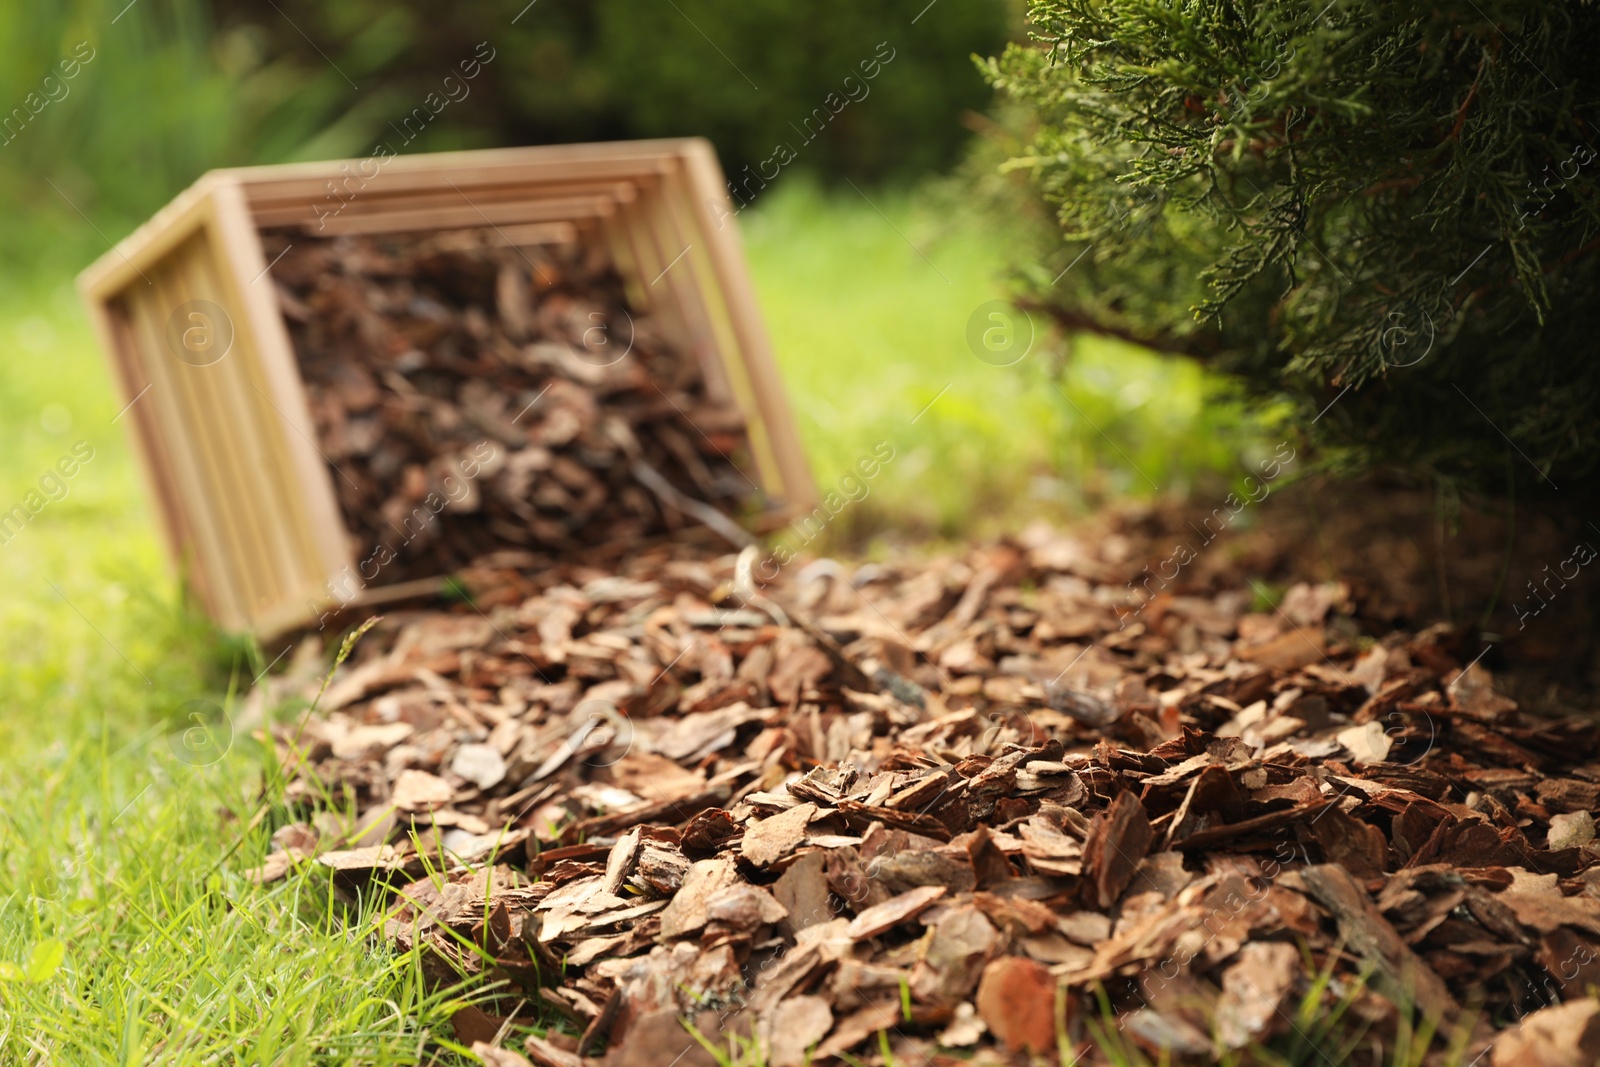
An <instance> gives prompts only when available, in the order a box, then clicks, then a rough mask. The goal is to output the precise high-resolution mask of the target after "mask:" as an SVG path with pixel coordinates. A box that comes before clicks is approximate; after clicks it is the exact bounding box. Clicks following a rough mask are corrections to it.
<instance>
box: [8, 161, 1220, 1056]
mask: <svg viewBox="0 0 1600 1067" xmlns="http://www.w3.org/2000/svg"><path fill="white" fill-rule="evenodd" d="M741 223H742V224H743V226H744V227H745V231H746V235H747V243H748V246H749V251H750V255H751V258H752V264H753V268H754V270H755V273H756V278H757V284H758V288H759V292H760V298H761V301H762V304H763V306H764V309H765V311H766V313H767V316H768V319H769V325H770V328H771V331H772V334H773V337H774V342H775V345H776V348H777V351H778V353H779V357H780V360H781V362H782V365H783V368H784V372H785V375H786V378H787V380H788V382H789V385H790V388H791V392H792V398H793V401H794V403H795V406H796V410H797V412H798V417H799V421H800V425H801V428H802V432H803V434H804V436H805V439H806V442H807V445H808V448H809V449H810V452H811V456H812V460H813V464H814V468H815V471H816V474H817V477H818V480H819V482H821V483H824V484H825V485H826V484H828V483H830V482H832V481H835V480H837V478H838V477H839V476H841V475H842V474H844V473H845V472H846V471H847V470H848V469H849V468H850V467H851V466H852V465H853V463H854V461H855V460H856V458H857V457H858V456H860V455H863V454H865V453H867V452H870V451H871V450H872V449H873V448H874V446H875V444H876V443H877V442H879V441H885V442H888V443H889V444H890V445H891V446H892V447H893V448H894V450H895V459H894V460H893V462H892V464H891V465H890V466H889V468H888V473H887V474H886V475H885V476H884V477H883V478H881V479H880V482H879V483H878V484H877V485H875V486H874V489H873V492H872V495H871V496H870V497H869V498H868V500H867V501H866V502H865V503H863V504H862V505H860V506H859V507H857V508H856V509H854V510H853V512H852V514H851V516H850V518H849V520H848V522H841V525H840V529H841V531H843V532H845V533H847V534H851V535H853V536H855V537H856V538H857V539H864V538H867V537H870V536H874V535H883V534H886V533H897V534H899V535H915V536H926V535H934V536H951V535H954V534H957V533H961V532H965V531H970V530H973V529H980V530H983V529H985V528H986V527H987V528H989V529H992V528H993V527H994V526H997V525H999V524H1002V523H1005V522H1012V521H1016V520H1017V519H1018V518H1019V517H1020V516H1021V515H1022V514H1024V513H1028V512H1031V511H1034V510H1044V511H1047V512H1053V513H1056V514H1065V513H1070V512H1072V511H1074V510H1076V509H1079V508H1082V507H1083V506H1085V505H1086V504H1089V503H1092V502H1094V501H1096V500H1099V499H1102V498H1104V497H1105V496H1107V495H1111V494H1120V493H1124V492H1127V493H1136V494H1137V493H1143V494H1147V495H1148V494H1153V493H1156V492H1181V491H1182V489H1183V487H1184V486H1185V485H1186V484H1187V483H1188V482H1189V481H1190V480H1192V479H1193V478H1195V477H1197V476H1199V475H1200V474H1202V473H1203V472H1205V471H1207V470H1219V471H1227V470H1229V469H1232V464H1233V463H1234V461H1235V459H1236V453H1237V452H1238V451H1239V449H1240V448H1241V447H1242V444H1241V442H1242V441H1244V438H1243V437H1242V436H1241V435H1240V433H1239V432H1237V431H1235V430H1232V429H1229V428H1230V427H1233V426H1234V425H1235V423H1236V419H1235V418H1234V417H1233V416H1232V415H1227V414H1223V415H1218V413H1217V411H1218V409H1217V407H1216V406H1215V405H1212V404H1208V402H1207V401H1208V397H1209V396H1210V393H1209V387H1208V386H1207V385H1206V384H1205V383H1204V382H1203V380H1202V379H1201V377H1200V376H1199V375H1198V373H1197V372H1195V371H1193V370H1192V369H1190V368H1185V367H1178V366H1172V365H1168V364H1165V363H1162V362H1159V361H1157V360H1154V359H1153V358H1152V357H1148V356H1144V355H1142V354H1140V353H1136V352H1131V351H1129V350H1127V349H1122V348H1116V347H1111V346H1105V345H1092V344H1086V345H1081V346H1079V347H1078V349H1077V350H1076V351H1075V352H1073V353H1072V357H1071V359H1070V360H1066V361H1064V357H1063V355H1062V351H1061V347H1060V345H1059V343H1057V342H1053V341H1051V340H1050V339H1049V338H1046V337H1044V336H1042V335H1041V336H1040V337H1039V338H1038V339H1037V341H1036V344H1035V347H1034V349H1033V350H1032V351H1031V352H1030V353H1029V355H1028V356H1027V357H1026V358H1024V359H1022V360H1021V362H1019V363H1017V364H1015V365H1014V366H1006V367H998V366H994V365H991V364H992V363H993V362H995V361H994V360H991V361H990V362H984V361H982V360H980V359H978V358H977V357H976V356H975V355H974V352H973V350H972V348H970V347H969V344H968V340H967V337H968V323H969V319H971V317H972V315H973V312H974V311H975V310H977V309H978V308H979V307H980V305H983V304H985V303H986V302H987V301H991V300H993V299H995V298H997V297H998V296H999V295H1000V293H1001V292H1002V291H1003V286H1002V278H1001V275H1000V263H1001V260H1002V252H1003V250H1002V249H999V248H996V247H994V245H993V243H992V242H991V241H989V240H987V239H986V237H985V235H984V234H983V233H982V232H981V231H979V230H975V229H969V230H957V229H952V228H950V226H949V225H948V224H946V223H944V222H942V221H941V220H940V218H939V215H938V214H937V213H936V212H934V211H932V210H930V209H928V208H926V207H921V206H919V204H918V202H917V201H915V200H913V199H911V198H908V197H894V196H890V195H888V194H882V193H876V192H874V193H873V194H872V200H870V201H869V200H868V199H867V197H866V196H865V195H862V194H861V193H860V192H859V191H852V190H850V189H848V188H846V189H844V190H842V191H840V192H837V193H830V194H826V195H825V194H822V193H819V192H817V191H815V190H813V189H811V188H810V187H808V186H805V185H804V184H803V183H800V182H798V181H796V182H794V183H791V185H790V186H788V187H786V188H780V189H778V190H775V191H774V193H773V195H772V196H771V197H769V198H768V199H767V200H766V201H763V202H762V203H760V204H758V205H756V206H755V207H754V208H752V209H751V210H750V211H748V212H746V213H745V214H744V216H743V217H742V218H741ZM985 321H986V322H987V321H988V320H985ZM0 340H3V341H4V342H5V343H6V345H7V348H8V350H9V352H10V356H11V358H9V359H8V360H6V362H5V365H4V369H3V370H0V454H3V455H4V456H5V457H6V462H5V464H4V468H3V470H0V510H5V509H9V508H10V507H11V506H12V504H14V503H17V502H19V501H22V500H23V499H24V498H25V496H26V494H28V493H29V492H30V491H39V492H41V494H43V495H47V496H48V497H50V498H51V499H50V501H49V503H48V504H47V505H46V506H45V507H44V509H43V510H42V511H41V512H40V513H39V514H38V515H37V516H36V517H35V519H34V521H33V522H31V523H30V524H29V525H27V526H26V527H24V528H22V529H21V530H20V531H18V532H17V533H16V534H15V536H14V537H12V538H11V539H10V540H9V541H8V542H7V543H5V544H4V545H3V546H0V581H4V583H5V585H6V587H7V589H8V594H9V595H8V596H7V597H6V598H5V599H4V601H3V602H0V642H3V643H4V647H5V655H4V656H3V657H0V797H3V798H4V800H3V801H0V1049H3V1050H4V1052H5V1053H6V1055H5V1057H4V1059H5V1062H7V1063H10V1062H23V1063H29V1062H38V1063H43V1062H57V1063H72V1064H79V1063H83V1064H99V1063H116V1064H136V1063H171V1064H187V1063H196V1064H198V1063H213V1062H250V1063H263V1064H300V1063H320V1062H330V1061H331V1062H343V1061H345V1060H347V1059H350V1058H352V1057H354V1058H358V1059H360V1060H361V1061H362V1062H369V1063H401V1062H415V1061H416V1059H417V1058H418V1055H419V1051H420V1050H421V1049H422V1048H423V1047H424V1045H425V1043H426V1042H428V1041H430V1040H434V1041H437V1040H438V1039H440V1038H448V1037H449V1035H450V1028H449V1025H448V1022H447V1020H448V1016H449V1014H450V1012H451V1011H452V1010H453V1008H454V1003H452V1002H450V1001H448V1000H446V999H443V998H439V997H432V998H430V997H429V996H428V994H427V993H426V992H425V990H424V989H423V988H422V985H421V981H420V978H419V974H418V968H417V967H416V961H415V960H413V959H409V958H406V957H398V958H397V957H395V956H394V955H392V954H391V953H390V952H389V951H388V950H387V949H385V948H383V947H382V946H381V945H380V944H379V942H378V941H376V940H375V939H374V938H373V937H371V936H370V933H371V926H372V921H373V916H371V915H370V914H368V915H359V914H347V913H345V912H344V911H343V910H342V909H341V908H340V907H339V906H338V905H337V904H336V903H335V902H334V900H333V898H332V896H331V894H330V892H329V888H328V886H327V885H326V884H325V883H323V882H320V881H317V880H315V879H309V878H308V879H302V880H298V881H291V882H290V883H288V884H287V885H280V886H278V887H274V888H272V889H267V890H263V889H259V888H257V887H255V886H253V885H252V884H251V883H249V882H248V881H246V880H245V879H244V878H243V877H242V876H241V874H240V873H239V872H240V871H242V870H244V869H246V868H248V867H249V866H251V865H252V864H253V863H255V862H257V861H258V860H259V858H260V856H261V855H262V854H263V853H264V852H265V850H266V846H267V835H268V833H269V831H270V829H271V828H272V826H273V825H275V823H276V822H278V821H281V819H280V818H279V816H278V813H277V812H275V810H274V809H273V808H272V807H271V806H270V805H266V806H263V804H262V803H261V800H260V798H261V795H262V782H263V780H264V776H265V780H266V781H267V782H268V783H269V788H268V790H267V792H268V794H269V795H270V793H271V789H270V781H271V765H270V761H269V760H268V758H267V757H266V755H265V753H264V752H263V751H262V750H261V748H260V746H259V745H258V744H257V743H256V742H255V741H253V740H252V738H251V737H250V736H249V735H248V732H247V731H245V730H243V729H240V730H237V731H234V730H232V729H231V728H230V727H229V726H228V720H227V719H223V720H222V723H221V727H220V728H219V729H210V730H207V729H204V728H202V725H207V726H215V725H216V724H215V723H212V722H210V720H208V718H207V715H206V711H205V709H206V707H207V705H206V704H205V703H202V704H198V705H196V704H193V703H191V702H194V701H201V702H212V703H214V704H216V705H221V706H225V707H226V708H227V709H229V711H230V712H234V711H235V709H236V703H235V702H234V701H233V700H232V699H231V698H230V697H229V696H228V695H227V694H228V692H229V691H230V689H231V690H232V691H234V692H235V693H238V692H242V691H243V690H245V689H248V687H249V685H250V682H251V679H252V678H253V676H254V675H255V674H256V672H257V671H258V670H259V668H260V664H259V662H258V660H257V659H256V658H255V657H254V656H253V654H252V651H251V650H250V649H249V648H247V647H246V646H245V645H243V644H242V643H239V642H237V641H228V640H226V639H223V638H221V637H219V636H218V635H215V634H213V633H212V632H211V631H210V630H209V629H208V628H207V627H206V626H205V624H204V623H202V622H200V621H199V620H196V619H194V618H193V617H191V616H188V615H186V614H185V612H184V611H183V610H182V608H181V597H180V594H179V590H178V587H177V585H176V583H175V581H174V579H173V577H172V576H171V575H170V574H169V573H168V571H167V569H166V567H165V563H164V560H163V559H162V556H161V552H160V548H159V545H158V543H157V541H156V538H155V534H154V529H153V526H152V518H151V515H150V512H149V509H148V507H147V505H146V504H145V502H144V499H143V494H142V491H141V487H140V484H139V478H138V474H137V471H136V469H135V465H134V463H133V460H132V457H131V455H130V453H129V450H128V448H127V446H126V444H125V441H124V438H123V435H122V427H121V426H120V425H115V424H113V419H114V418H115V416H116V415H117V414H118V405H117V402H116V401H115V400H114V399H113V396H112V394H111V391H110V388H109V385H108V381H107V376H106V375H105V373H104V371H103V369H102V365H101V362H100V357H99V355H98V353H97V352H96V350H95V348H94V345H93V343H92V340H91V337H90V335H89V331H88V329H87V327H86V325H85V323H84V320H83V317H82V315H81V313H80V312H79V310H78V306H77V300H76V296H75V294H74V293H73V292H72V290H71V288H70V283H69V282H68V280H66V279H62V278H48V279H31V280H29V281H28V282H26V283H25V284H23V285H22V286H21V287H20V288H14V289H12V290H10V292H9V295H8V296H6V297H5V298H4V302H3V304H0ZM1219 427H1220V429H1219ZM1224 431H1226V432H1224ZM80 442H81V444H80ZM75 448H76V449H77V451H76V452H74V449H75ZM91 450H92V451H91ZM85 456H87V457H88V458H87V459H86V460H85V459H84V457H85ZM64 457H75V459H76V460H77V461H78V462H76V464H75V465H74V464H73V463H67V464H66V465H64V466H62V467H60V468H58V466H57V465H58V462H59V461H61V460H62V459H63V458H64ZM69 468H70V469H72V470H73V474H72V475H71V476H70V477H63V476H60V475H59V474H53V473H52V471H58V470H60V471H64V470H66V469H69ZM974 515H986V516H989V519H988V521H987V523H976V522H974V521H973V520H972V519H971V518H970V517H971V516H974ZM839 540H840V542H841V543H842V541H843V539H842V538H841V539H839ZM197 709H199V710H198V711H197ZM194 714H199V715H200V716H201V717H200V718H199V719H192V718H191V715H194Z"/></svg>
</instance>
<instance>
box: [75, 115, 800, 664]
mask: <svg viewBox="0 0 1600 1067" xmlns="http://www.w3.org/2000/svg"><path fill="white" fill-rule="evenodd" d="M485 227H491V228H493V230H494V231H496V232H498V233H500V234H502V235H504V236H506V239H508V240H513V239H514V240H516V241H518V242H523V241H530V240H535V239H538V238H540V237H544V238H546V239H562V238H565V239H577V240H582V241H600V242H604V244H605V246H606V247H607V249H608V250H609V251H610V254H611V256H612V258H613V261H614V262H615V264H616V266H617V269H618V270H619V272H620V273H621V274H622V275H623V277H624V279H625V282H626V286H627V290H628V296H629V300H630V302H631V303H632V304H633V305H634V307H635V309H636V310H640V311H645V312H649V313H651V314H652V317H653V318H654V319H655V320H656V321H657V323H658V325H659V327H660V328H661V329H662V330H663V332H665V333H666V334H667V336H668V337H669V339H670V340H671V341H673V342H674V343H675V344H678V345H680V346H683V347H685V348H686V349H687V350H690V351H692V352H693V353H694V354H695V356H696V357H697V358H698V360H699V362H700V365H701V367H702V368H703V370H704V373H705V377H706V383H707V390H708V395H709V397H710V398H711V399H713V400H716V401H720V402H731V403H733V404H736V405H737V406H738V408H739V409H740V411H741V412H742V413H743V415H744V417H745V418H746V420H747V422H748V426H749V436H750V445H751V452H752V454H753V456H754V462H755V464H756V467H757V470H756V471H754V472H750V473H752V475H754V476H755V477H756V478H757V479H758V481H759V483H760V485H761V486H762V489H763V491H764V493H765V494H766V496H767V498H768V501H769V503H770V505H771V513H770V515H769V516H768V517H769V518H770V519H771V520H772V521H773V522H774V524H776V523H777V522H781V521H783V520H784V519H785V518H787V517H788V516H789V515H792V514H794V513H796V512H797V511H800V510H805V509H807V508H809V507H810V506H811V505H812V504H813V503H814V499H815V489H814V486H813V483H812V481H811V477H810V474H809V471H808V469H807V467H806V463H805V459H804V455H803V453H802V451H801V448H800V443H799V439H798V437H797V436H796V433H795V428H794V423H793V419H792V416H791V413H790V411H789V408H788V405H787V402H786V400H785V397H784V393H783V388H782V384H781V382H780V381H779V378H778V374H777V370H776V368H775V366H774V364H773V360H772V355H771V351H770V348H769V345H768V342H767V337H766V333H765V330H764V328H763V326H762V323H761V319H760V316H759V314H758V312H757V310H756V304H755V298H754V292H753V290H752V287H751V284H750V279H749V276H748V274H747V273H746V269H745V264H744V258H743V252H742V250H741V248H740V245H739V239H738V234H737V231H736V229H735V227H734V220H733V207H732V204H731V203H730V202H729V200H728V197H727V193H726V191H725V189H724V184H723V176H722V171H721V168H720V167H719V166H718V164H717V160H716V156H715V155H714V153H713V152H712V150H711V147H710V145H709V144H708V143H707V142H705V141H704V140H700V139H697V138H696V139H682V140H662V141H635V142H618V143H610V144H588V145H560V146H552V147H540V148H512V149H497V150H491V151H481V152H455V153H445V154H439V155H428V156H391V157H389V158H387V159H385V160H378V159H368V160H362V161H356V160H349V161H342V162H331V163H308V164H291V165H286V166H273V167H250V168H242V169H234V170H220V171H212V172H211V173H209V174H207V175H205V176H204V177H202V178H201V179H200V180H199V181H198V182H196V183H195V184H194V185H193V186H192V187H190V188H189V189H188V190H186V191H185V192H184V193H183V194H181V195H180V196H178V197H177V199H175V200H174V201H173V202H172V203H171V204H169V205H168V206H167V207H165V208H163V209H162V210H161V211H160V212H159V213H157V214H156V215H155V216H154V217H153V218H152V219H151V220H150V221H149V222H147V223H145V225H143V226H141V227H140V228H139V229H138V230H136V231H135V232H134V233H133V234H132V235H130V236H129V237H128V238H127V239H125V240H123V241H122V242H121V243H120V244H118V245H117V246H116V247H115V248H113V249H112V250H111V251H110V252H108V253H106V254H105V255H104V256H102V257H100V259H99V260H98V261H96V262H95V263H94V264H93V265H92V266H90V267H89V268H88V269H87V270H85V271H84V272H83V274H82V275H81V276H80V277H79V279H78V283H79V288H80V290H81V291H82V293H83V295H84V298H85V300H86V301H87V303H88V305H89V311H90V315H91V318H92V319H93V322H94V325H95V328H96V330H97V332H98V334H99V337H100V341H101V344H102V346H103V348H104V350H105V352H106V353H107V355H108V357H109V361H110V365H111V370H112V374H113V376H114V377H115V380H116V385H117V389H118V391H119V393H120V395H121V403H122V404H123V405H125V407H124V408H123V410H122V413H121V414H120V415H119V416H118V418H119V420H120V421H124V422H126V423H127V424H128V426H129V434H130V436H131V438H132V440H133V443H134V446H135V448H136V450H137V452H138V454H139V456H140V459H141V466H142V467H143V469H144V471H145V474H146V476H147V480H148V483H149V489H150V492H151V497H152V499H153V500H154V502H155V505H156V511H157V512H158V514H159V515H160V521H161V524H162V527H163V532H164V535H165V540H166V542H167V545H168V547H169V549H170V551H171V554H172V557H173V559H174V560H175V561H176V564H177V566H178V567H179V568H180V571H181V573H182V574H183V575H184V576H185V578H186V579H187V581H188V582H189V584H190V587H191V588H192V590H193V591H194V593H195V595H196V596H197V598H198V599H199V601H200V603H201V604H202V605H203V606H204V608H205V609H206V611H207V612H208V613H209V615H210V616H211V617H212V618H213V619H214V620H216V622H217V623H218V624H220V625H221V626H222V627H224V628H226V629H229V630H245V631H250V632H253V633H256V634H258V635H262V636H267V635H271V634H275V633H279V632H282V631H284V630H286V629H288V628H291V627H293V626H297V625H301V624H304V623H306V622H308V621H311V620H313V619H315V618H316V617H317V614H318V612H319V611H320V610H321V608H322V607H323V606H326V605H327V604H328V603H329V602H330V596H329V593H328V589H329V583H330V582H332V581H334V580H335V579H336V578H337V576H340V575H345V576H348V574H350V573H352V572H353V571H354V567H353V564H354V563H355V559H354V557H353V552H352V549H351V548H350V545H349V543H348V542H349V538H348V537H347V536H346V532H345V526H344V522H343V519H342V518H341V515H340V511H339V505H338V502H337V499H336V497H335V493H334V487H333V483H332V479H331V475H330V473H329V471H328V467H327V463H326V462H325V461H324V458H323V456H322V454H321V452H320V450H319V448H318V444H317V441H316V439H315V436H316V431H315V427H314V424H313V422H312V419H311V414H310V409H309V406H308V404H307V397H306V391H305V387H304V385H303V383H302V381H301V378H300V374H299V370H298V364H297V362H296V358H295V354H294V351H293V349H292V347H291V345H290V340H289V334H288V331H287V328H286V327H285V324H284V321H283V318H282V315H281V313H280V311H279V306H278V300H277V296H276V293H275V291H274V287H273V285H272V282H271V280H270V277H268V276H267V271H268V268H269V264H268V263H267V261H266V257H265V255H264V253H263V250H262V241H261V232H262V231H264V230H283V231H289V232H291V233H292V232H301V233H308V234H312V235H317V236H327V235H332V234H339V233H376V232H423V231H439V230H452V229H483V228H485ZM291 239H292V238H291ZM395 592H396V591H395V590H389V591H388V592H387V594H386V592H385V590H384V589H383V588H382V587H375V588H368V589H364V590H363V592H362V594H361V598H362V599H363V600H364V601H366V602H376V601H380V600H382V599H385V597H386V595H388V596H392V595H393V594H394V593H395Z"/></svg>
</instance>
